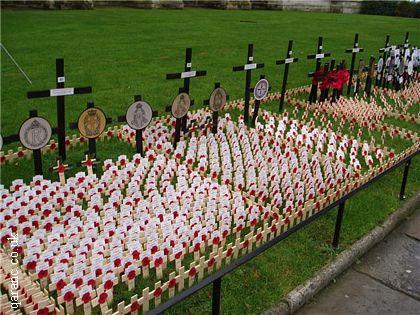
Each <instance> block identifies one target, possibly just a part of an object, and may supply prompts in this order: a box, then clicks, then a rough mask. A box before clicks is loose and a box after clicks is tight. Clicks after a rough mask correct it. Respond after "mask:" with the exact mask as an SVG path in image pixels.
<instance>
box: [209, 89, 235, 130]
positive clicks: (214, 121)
mask: <svg viewBox="0 0 420 315" xmlns="http://www.w3.org/2000/svg"><path fill="white" fill-rule="evenodd" d="M219 87H220V82H216V83H214V89H218V88H219ZM228 99H229V95H226V100H228ZM209 104H210V99H208V100H204V101H203V105H209ZM218 121H219V112H218V111H213V115H212V125H211V126H212V128H211V130H212V133H214V134H216V133H217V125H218Z"/></svg>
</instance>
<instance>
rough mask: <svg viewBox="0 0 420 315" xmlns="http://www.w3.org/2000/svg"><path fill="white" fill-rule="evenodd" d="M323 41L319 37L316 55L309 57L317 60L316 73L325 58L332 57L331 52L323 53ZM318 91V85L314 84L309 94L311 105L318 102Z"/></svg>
mask: <svg viewBox="0 0 420 315" xmlns="http://www.w3.org/2000/svg"><path fill="white" fill-rule="evenodd" d="M322 40H323V39H322V36H320V37H318V46H317V50H316V54H312V55H308V59H315V60H316V65H315V72H317V71H319V69H320V68H321V61H322V59H324V58H325V57H329V56H331V53H330V52H326V53H323V52H322V48H323V47H322ZM309 76H311V74H309ZM317 89H318V85H317V84H313V83H312V87H311V93H310V94H309V102H310V103H313V102H315V101H316V94H317Z"/></svg>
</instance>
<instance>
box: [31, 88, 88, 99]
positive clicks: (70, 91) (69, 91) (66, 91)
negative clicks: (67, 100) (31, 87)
mask: <svg viewBox="0 0 420 315" xmlns="http://www.w3.org/2000/svg"><path fill="white" fill-rule="evenodd" d="M87 93H92V87H91V86H85V87H75V88H59V89H51V90H41V91H32V92H28V94H27V97H28V98H41V97H52V96H64V95H74V94H87Z"/></svg>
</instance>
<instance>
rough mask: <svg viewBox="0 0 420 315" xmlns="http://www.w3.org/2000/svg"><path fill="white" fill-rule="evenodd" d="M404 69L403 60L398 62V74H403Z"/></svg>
mask: <svg viewBox="0 0 420 315" xmlns="http://www.w3.org/2000/svg"><path fill="white" fill-rule="evenodd" d="M404 70H405V63H404V62H400V64H399V65H398V74H399V75H400V76H401V75H403V74H404Z"/></svg>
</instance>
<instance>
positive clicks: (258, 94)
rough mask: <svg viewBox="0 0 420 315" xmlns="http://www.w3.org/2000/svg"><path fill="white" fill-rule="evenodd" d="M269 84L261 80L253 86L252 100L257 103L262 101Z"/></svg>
mask: <svg viewBox="0 0 420 315" xmlns="http://www.w3.org/2000/svg"><path fill="white" fill-rule="evenodd" d="M269 87H270V86H269V84H268V81H267V80H266V79H261V80H259V81H258V82H257V84H255V87H254V98H255V99H256V100H257V101H260V100H262V99H263V98H264V97H266V96H267V94H268V89H269Z"/></svg>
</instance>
